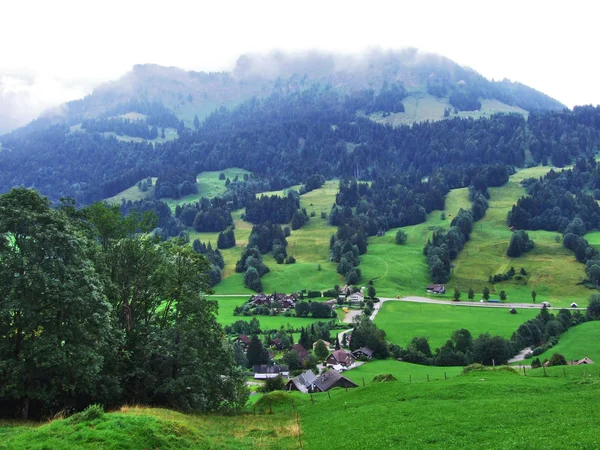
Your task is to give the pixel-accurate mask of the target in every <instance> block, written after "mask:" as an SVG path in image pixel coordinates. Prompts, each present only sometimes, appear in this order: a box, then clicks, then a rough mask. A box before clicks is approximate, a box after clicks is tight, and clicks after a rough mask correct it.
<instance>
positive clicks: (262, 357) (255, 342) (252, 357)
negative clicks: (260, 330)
mask: <svg viewBox="0 0 600 450" xmlns="http://www.w3.org/2000/svg"><path fill="white" fill-rule="evenodd" d="M246 358H247V359H248V367H253V366H256V365H259V364H267V363H268V362H269V351H268V350H267V349H265V348H264V347H263V344H262V342H260V339H259V338H258V336H257V335H256V334H255V335H253V336H252V338H251V339H250V344H249V345H248V350H247V351H246Z"/></svg>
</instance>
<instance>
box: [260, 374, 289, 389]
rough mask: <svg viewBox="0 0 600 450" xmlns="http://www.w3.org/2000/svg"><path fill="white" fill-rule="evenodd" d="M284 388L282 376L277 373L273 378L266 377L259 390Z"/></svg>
mask: <svg viewBox="0 0 600 450" xmlns="http://www.w3.org/2000/svg"><path fill="white" fill-rule="evenodd" d="M284 388H285V383H284V382H283V377H282V376H281V375H277V376H276V377H275V378H267V379H266V380H265V384H264V385H263V386H262V387H261V388H260V392H264V393H266V392H272V391H283V389H284Z"/></svg>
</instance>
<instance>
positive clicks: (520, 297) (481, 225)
mask: <svg viewBox="0 0 600 450" xmlns="http://www.w3.org/2000/svg"><path fill="white" fill-rule="evenodd" d="M549 170H550V167H533V168H531V169H524V170H520V171H519V172H517V173H516V174H514V175H513V176H511V177H510V180H509V182H508V183H506V184H505V185H504V186H502V187H498V188H490V189H489V192H490V195H491V198H490V203H489V204H490V207H489V209H488V210H487V213H486V215H485V217H484V218H483V219H481V220H480V221H479V222H477V223H476V224H475V227H474V229H473V233H471V239H470V241H469V242H468V243H467V244H466V245H465V248H464V249H463V251H462V252H461V253H460V255H459V256H458V258H457V259H456V260H455V261H454V263H455V266H456V267H455V269H454V275H453V277H452V279H451V280H450V281H449V282H448V283H447V286H450V287H451V288H452V289H453V288H454V286H456V287H458V288H459V289H460V290H461V291H463V292H464V291H467V290H468V289H469V287H473V289H474V290H475V291H476V292H482V291H483V288H484V287H486V286H487V287H488V288H489V289H490V292H491V295H492V296H496V297H497V296H498V294H499V292H500V291H501V290H504V291H505V292H506V294H507V298H508V301H512V302H519V303H527V302H529V303H531V302H532V298H531V291H532V290H535V291H536V293H537V299H536V300H537V302H538V303H539V302H542V301H549V302H550V303H552V305H553V306H569V305H570V304H571V303H572V302H573V301H575V302H577V303H579V304H580V306H587V299H588V297H589V296H590V295H591V294H592V293H593V291H591V290H589V289H587V288H585V287H584V286H583V285H581V284H579V283H580V282H581V281H582V280H583V279H584V278H585V272H584V265H583V264H581V263H579V262H577V260H576V259H575V255H574V253H573V252H571V251H569V250H567V249H566V248H564V247H563V246H562V243H561V242H560V241H559V242H557V241H556V238H557V236H559V235H558V233H555V232H548V231H528V234H529V236H530V237H531V238H532V239H533V240H534V241H535V244H536V247H535V248H534V249H533V250H532V251H530V252H529V253H526V254H525V255H522V256H520V257H518V258H509V257H508V256H506V248H507V247H508V243H509V242H510V237H511V235H512V233H511V231H510V230H509V228H508V226H507V225H506V217H507V214H508V212H509V211H510V209H511V208H512V206H513V205H514V204H515V203H516V201H517V200H518V199H519V198H520V197H521V196H523V195H525V189H524V188H523V187H521V185H520V182H521V181H522V180H523V179H525V178H529V177H540V176H543V175H544V174H545V173H547V172H548V171H549ZM511 266H512V267H514V268H515V270H516V271H517V272H519V270H520V269H521V267H523V268H525V270H526V271H527V276H526V277H524V278H523V279H522V280H518V279H517V278H516V277H515V278H513V279H512V280H509V281H505V282H500V283H496V284H490V283H488V277H489V276H490V275H494V274H497V273H505V272H507V271H508V269H509V268H510V267H511Z"/></svg>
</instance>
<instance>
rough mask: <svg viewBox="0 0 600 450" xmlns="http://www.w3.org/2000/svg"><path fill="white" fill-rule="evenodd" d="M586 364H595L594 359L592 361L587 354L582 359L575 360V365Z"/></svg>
mask: <svg viewBox="0 0 600 450" xmlns="http://www.w3.org/2000/svg"><path fill="white" fill-rule="evenodd" d="M584 364H594V361H592V360H591V359H590V358H588V357H587V356H586V357H585V358H583V359H580V360H579V361H573V365H574V366H581V365H584Z"/></svg>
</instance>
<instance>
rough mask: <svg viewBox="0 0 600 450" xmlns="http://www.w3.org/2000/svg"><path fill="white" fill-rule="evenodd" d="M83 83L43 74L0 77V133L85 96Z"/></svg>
mask: <svg viewBox="0 0 600 450" xmlns="http://www.w3.org/2000/svg"><path fill="white" fill-rule="evenodd" d="M93 87H94V85H93V84H92V83H90V82H89V81H86V80H66V79H61V78H58V77H57V76H53V75H49V74H46V73H43V74H36V73H27V72H20V73H19V72H16V73H15V72H12V73H11V72H9V73H4V74H0V133H6V132H9V131H11V130H13V129H15V128H18V127H20V126H23V125H25V124H27V123H28V122H30V121H31V120H33V119H35V118H36V117H38V116H39V115H40V114H41V113H43V112H44V111H45V110H47V109H49V108H52V107H55V106H58V105H60V104H61V103H64V102H67V101H69V100H74V99H77V98H81V97H83V96H85V95H86V94H89V93H90V92H91V91H92V89H93Z"/></svg>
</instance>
